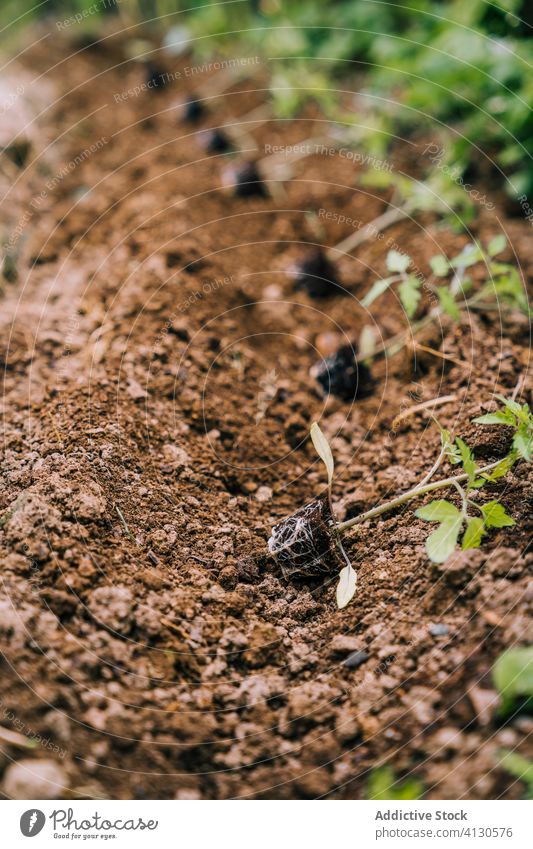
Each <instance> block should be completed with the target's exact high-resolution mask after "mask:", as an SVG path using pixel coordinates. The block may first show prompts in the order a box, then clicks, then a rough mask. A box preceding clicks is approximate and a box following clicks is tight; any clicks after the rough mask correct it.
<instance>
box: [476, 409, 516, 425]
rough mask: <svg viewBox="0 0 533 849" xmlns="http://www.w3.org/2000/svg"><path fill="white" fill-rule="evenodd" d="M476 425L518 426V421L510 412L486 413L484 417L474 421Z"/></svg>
mask: <svg viewBox="0 0 533 849" xmlns="http://www.w3.org/2000/svg"><path fill="white" fill-rule="evenodd" d="M473 421H474V422H476V424H501V425H509V426H510V427H514V426H516V419H515V417H514V416H513V414H512V413H511V412H510V410H498V411H497V412H496V413H486V414H485V415H484V416H478V417H477V418H475V419H473Z"/></svg>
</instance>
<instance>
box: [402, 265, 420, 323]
mask: <svg viewBox="0 0 533 849" xmlns="http://www.w3.org/2000/svg"><path fill="white" fill-rule="evenodd" d="M421 285H422V281H421V280H419V279H418V277H415V276H414V274H410V275H409V276H408V277H406V278H405V280H402V282H401V283H400V285H399V286H398V294H399V295H400V300H401V302H402V305H403V308H404V310H405V312H406V313H407V317H408V318H412V317H413V316H414V314H415V312H416V308H417V306H418V304H419V302H420V298H421V295H420V286H421Z"/></svg>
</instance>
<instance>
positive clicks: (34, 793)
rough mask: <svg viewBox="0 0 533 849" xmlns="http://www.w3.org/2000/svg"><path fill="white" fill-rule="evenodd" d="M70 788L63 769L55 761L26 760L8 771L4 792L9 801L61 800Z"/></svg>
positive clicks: (15, 764) (12, 765)
mask: <svg viewBox="0 0 533 849" xmlns="http://www.w3.org/2000/svg"><path fill="white" fill-rule="evenodd" d="M67 787H68V778H67V775H66V773H65V771H64V769H63V768H62V767H60V766H59V765H58V764H57V763H56V762H55V761H53V760H48V759H47V760H40V761H39V760H32V759H31V758H24V759H23V760H21V761H17V763H14V764H11V765H10V766H8V768H7V769H6V772H5V775H4V780H3V782H2V791H3V792H4V793H5V795H6V796H7V797H8V798H9V799H61V798H62V797H64V795H65V792H66V790H67Z"/></svg>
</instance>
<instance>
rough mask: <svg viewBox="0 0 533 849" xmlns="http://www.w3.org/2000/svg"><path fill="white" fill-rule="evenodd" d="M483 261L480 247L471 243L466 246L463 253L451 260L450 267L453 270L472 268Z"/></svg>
mask: <svg viewBox="0 0 533 849" xmlns="http://www.w3.org/2000/svg"><path fill="white" fill-rule="evenodd" d="M482 259H483V253H482V251H481V248H480V247H479V245H474V244H472V243H471V244H469V245H466V246H465V247H464V248H463V250H462V251H461V253H460V254H458V255H457V256H456V257H454V258H453V259H452V260H451V262H450V265H451V266H452V268H470V266H471V265H475V264H476V263H477V262H481V260H482Z"/></svg>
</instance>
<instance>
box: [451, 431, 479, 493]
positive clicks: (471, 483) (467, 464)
mask: <svg viewBox="0 0 533 849" xmlns="http://www.w3.org/2000/svg"><path fill="white" fill-rule="evenodd" d="M455 442H456V445H457V446H458V448H459V452H460V454H461V462H462V464H463V469H464V470H465V472H466V474H467V475H468V489H471V488H472V487H478V486H482V485H483V484H484V483H485V481H484V479H476V474H477V469H478V467H477V463H476V461H475V460H474V457H473V456H472V452H471V451H470V448H469V447H468V445H467V444H466V442H464V441H463V440H462V439H460V438H459V437H457V439H456V440H455Z"/></svg>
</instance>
